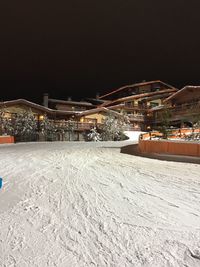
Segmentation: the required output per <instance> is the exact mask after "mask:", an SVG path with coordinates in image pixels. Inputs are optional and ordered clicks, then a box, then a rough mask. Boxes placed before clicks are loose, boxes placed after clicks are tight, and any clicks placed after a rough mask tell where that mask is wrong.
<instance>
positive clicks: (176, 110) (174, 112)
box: [149, 101, 200, 122]
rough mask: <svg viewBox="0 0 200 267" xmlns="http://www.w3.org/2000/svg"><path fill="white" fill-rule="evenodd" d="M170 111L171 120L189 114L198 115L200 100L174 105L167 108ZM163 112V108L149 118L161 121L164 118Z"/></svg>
mask: <svg viewBox="0 0 200 267" xmlns="http://www.w3.org/2000/svg"><path fill="white" fill-rule="evenodd" d="M167 110H168V111H169V115H170V117H169V120H171V121H172V120H178V119H181V118H183V116H184V117H187V116H192V115H197V114H199V113H200V101H197V102H193V103H188V104H182V105H177V106H174V107H169V108H167ZM162 112H163V110H162V109H161V110H158V111H156V113H155V115H154V117H151V118H149V119H150V120H156V122H160V121H161V120H162Z"/></svg>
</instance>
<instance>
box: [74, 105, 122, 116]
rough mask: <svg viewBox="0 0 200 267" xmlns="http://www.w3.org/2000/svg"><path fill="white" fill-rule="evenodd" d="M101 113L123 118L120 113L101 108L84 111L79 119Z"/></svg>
mask: <svg viewBox="0 0 200 267" xmlns="http://www.w3.org/2000/svg"><path fill="white" fill-rule="evenodd" d="M99 112H106V113H112V114H113V115H115V116H121V114H120V113H119V112H116V111H113V110H111V109H110V108H104V107H99V108H94V109H90V110H85V111H82V112H80V113H79V114H78V117H79V116H80V117H82V116H87V115H91V114H95V113H99Z"/></svg>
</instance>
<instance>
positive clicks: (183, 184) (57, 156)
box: [0, 142, 200, 267]
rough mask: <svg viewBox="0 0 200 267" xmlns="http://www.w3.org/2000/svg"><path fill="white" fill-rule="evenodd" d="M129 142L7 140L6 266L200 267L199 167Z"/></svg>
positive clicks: (0, 152) (2, 198) (0, 251)
mask: <svg viewBox="0 0 200 267" xmlns="http://www.w3.org/2000/svg"><path fill="white" fill-rule="evenodd" d="M127 144H128V143H127V142H126V143H125V142H106V143H104V142H101V143H83V142H79V143H77V142H74V143H72V142H70V143H67V142H65V143H64V142H57V143H30V144H16V145H9V146H2V147H0V176H1V177H3V180H4V186H3V188H2V189H1V191H0V266H2V267H32V266H33V267H36V266H39V267H40V266H41V267H46V266H49V267H67V266H69V267H71V266H77V267H82V266H113V267H115V266H119V267H123V266H147V267H148V266H152V267H157V266H158V267H162V266H192V267H195V266H200V176H199V173H200V166H199V165H195V164H187V163H175V162H167V161H159V160H153V159H147V158H140V157H135V156H130V155H125V154H121V153H120V146H122V145H127Z"/></svg>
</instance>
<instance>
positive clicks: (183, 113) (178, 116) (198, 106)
mask: <svg viewBox="0 0 200 267" xmlns="http://www.w3.org/2000/svg"><path fill="white" fill-rule="evenodd" d="M166 112H167V113H168V120H169V122H170V125H171V126H176V127H181V126H184V125H185V126H193V124H195V122H196V121H200V86H185V87H184V88H182V89H181V90H179V91H177V92H175V93H174V94H172V95H170V96H169V97H168V98H166V99H165V100H164V101H163V106H160V107H159V108H152V109H151V110H150V112H149V113H150V114H151V121H152V127H155V126H157V125H160V124H161V123H162V117H163V113H166Z"/></svg>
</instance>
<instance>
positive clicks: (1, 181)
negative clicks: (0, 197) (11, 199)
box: [0, 177, 3, 189]
mask: <svg viewBox="0 0 200 267" xmlns="http://www.w3.org/2000/svg"><path fill="white" fill-rule="evenodd" d="M2 186H3V179H2V178H1V177H0V189H1V188H2Z"/></svg>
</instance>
